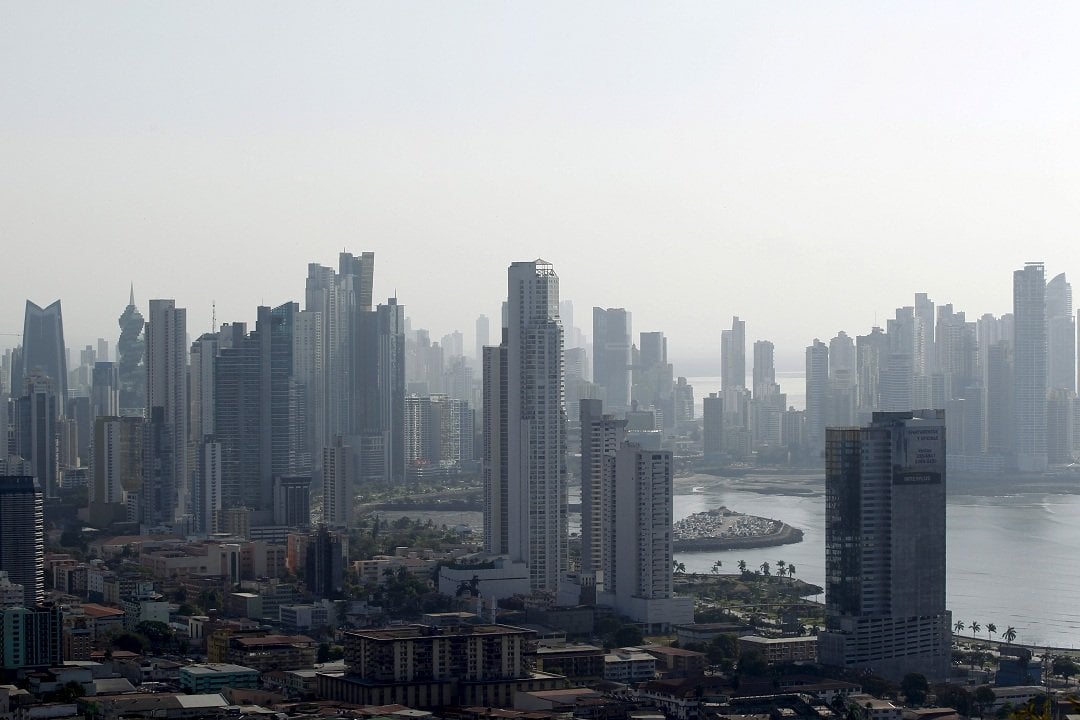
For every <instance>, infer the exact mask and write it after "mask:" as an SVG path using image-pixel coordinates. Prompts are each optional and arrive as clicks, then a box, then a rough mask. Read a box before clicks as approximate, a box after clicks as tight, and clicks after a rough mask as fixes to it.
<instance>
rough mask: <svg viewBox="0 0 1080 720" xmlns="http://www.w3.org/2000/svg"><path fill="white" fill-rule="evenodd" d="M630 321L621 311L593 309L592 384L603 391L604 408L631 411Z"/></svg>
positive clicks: (618, 309) (623, 411)
mask: <svg viewBox="0 0 1080 720" xmlns="http://www.w3.org/2000/svg"><path fill="white" fill-rule="evenodd" d="M630 324H631V317H630V313H629V312H627V311H626V310H624V309H623V308H608V309H606V310H605V309H604V308H598V307H594V308H593V382H595V383H596V384H597V385H599V386H600V387H602V388H604V397H605V399H606V403H605V407H606V408H607V409H608V412H611V413H614V414H616V415H621V414H625V413H626V411H627V410H629V409H630V368H631V359H630V347H631V344H632V341H631V328H630Z"/></svg>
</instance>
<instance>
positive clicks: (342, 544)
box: [304, 526, 349, 599]
mask: <svg viewBox="0 0 1080 720" xmlns="http://www.w3.org/2000/svg"><path fill="white" fill-rule="evenodd" d="M348 558H349V538H348V536H347V535H346V534H345V533H340V532H336V531H333V530H329V529H328V528H326V527H325V526H319V528H318V530H316V531H315V534H314V535H313V536H312V537H311V541H310V542H309V543H308V546H307V562H306V563H305V564H304V571H305V573H306V576H307V578H306V579H307V581H306V584H307V589H308V591H309V592H311V593H312V594H313V595H314V596H315V597H316V598H319V599H322V598H339V597H341V591H342V589H343V588H344V586H345V566H346V565H347V564H348Z"/></svg>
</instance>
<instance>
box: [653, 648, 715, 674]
mask: <svg viewBox="0 0 1080 720" xmlns="http://www.w3.org/2000/svg"><path fill="white" fill-rule="evenodd" d="M642 650H644V651H645V652H647V653H649V654H650V655H652V656H653V657H655V658H656V660H657V664H656V671H657V672H658V673H660V674H661V675H663V676H664V677H670V678H681V677H700V676H702V675H704V674H705V653H700V652H697V651H695V650H687V649H685V648H674V647H668V646H667V645H648V646H646V647H644V648H642Z"/></svg>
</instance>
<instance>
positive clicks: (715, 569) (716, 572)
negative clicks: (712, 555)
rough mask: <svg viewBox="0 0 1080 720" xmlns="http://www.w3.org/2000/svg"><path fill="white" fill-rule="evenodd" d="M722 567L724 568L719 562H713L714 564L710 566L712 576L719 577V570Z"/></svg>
mask: <svg viewBox="0 0 1080 720" xmlns="http://www.w3.org/2000/svg"><path fill="white" fill-rule="evenodd" d="M723 566H724V563H722V562H720V561H719V560H717V561H716V562H714V563H713V564H712V571H713V574H714V575H719V574H720V568H721V567H723Z"/></svg>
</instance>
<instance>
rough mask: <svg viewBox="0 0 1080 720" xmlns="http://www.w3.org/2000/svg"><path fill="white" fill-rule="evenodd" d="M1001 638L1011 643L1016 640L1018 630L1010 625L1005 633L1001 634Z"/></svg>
mask: <svg viewBox="0 0 1080 720" xmlns="http://www.w3.org/2000/svg"><path fill="white" fill-rule="evenodd" d="M1001 637H1003V638H1005V642H1007V643H1011V642H1012V641H1013V640H1015V639H1016V628H1014V627H1013V626H1012V625H1010V626H1009V627H1007V628H1005V632H1003V633H1001Z"/></svg>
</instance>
